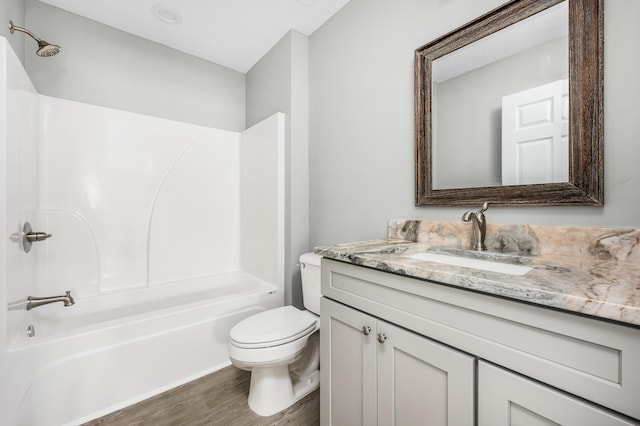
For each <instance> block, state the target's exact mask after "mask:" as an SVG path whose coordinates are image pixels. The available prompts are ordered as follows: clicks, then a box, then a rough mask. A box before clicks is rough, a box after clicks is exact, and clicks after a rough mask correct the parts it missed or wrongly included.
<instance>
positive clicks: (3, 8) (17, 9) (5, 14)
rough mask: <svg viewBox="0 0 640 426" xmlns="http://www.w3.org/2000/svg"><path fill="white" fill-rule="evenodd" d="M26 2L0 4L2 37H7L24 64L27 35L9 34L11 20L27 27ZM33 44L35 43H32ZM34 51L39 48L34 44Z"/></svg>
mask: <svg viewBox="0 0 640 426" xmlns="http://www.w3.org/2000/svg"><path fill="white" fill-rule="evenodd" d="M24 9H25V7H24V0H2V2H0V36H3V37H6V39H7V40H9V43H10V44H11V47H12V48H13V50H14V51H15V52H16V55H18V59H20V61H21V62H22V63H24V45H25V38H26V37H27V36H26V35H25V34H21V33H14V34H11V32H9V20H12V21H13V23H14V24H15V25H17V26H19V27H25V24H24ZM32 42H33V41H32ZM33 43H34V44H33V47H34V49H33V51H34V52H35V51H36V49H35V48H36V47H37V46H38V45H37V44H35V42H33Z"/></svg>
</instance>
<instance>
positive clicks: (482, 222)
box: [462, 202, 489, 251]
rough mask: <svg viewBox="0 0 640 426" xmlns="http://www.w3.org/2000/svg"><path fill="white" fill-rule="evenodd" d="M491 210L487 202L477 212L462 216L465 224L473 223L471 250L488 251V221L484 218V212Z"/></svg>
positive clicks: (466, 213) (469, 212)
mask: <svg viewBox="0 0 640 426" xmlns="http://www.w3.org/2000/svg"><path fill="white" fill-rule="evenodd" d="M488 208H489V203H487V202H485V203H484V204H483V205H482V208H480V210H478V211H477V212H471V211H468V212H465V213H464V214H463V215H462V220H463V221H464V222H471V226H472V227H473V237H472V239H471V250H476V251H483V250H486V249H487V246H485V245H484V237H485V235H486V234H487V221H486V219H485V217H484V212H486V211H487V209H488Z"/></svg>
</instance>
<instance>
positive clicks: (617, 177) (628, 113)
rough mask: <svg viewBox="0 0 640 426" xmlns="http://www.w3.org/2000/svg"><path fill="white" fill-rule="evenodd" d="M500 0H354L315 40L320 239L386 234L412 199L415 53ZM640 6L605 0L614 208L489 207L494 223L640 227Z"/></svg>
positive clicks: (411, 210) (315, 219) (419, 211)
mask: <svg viewBox="0 0 640 426" xmlns="http://www.w3.org/2000/svg"><path fill="white" fill-rule="evenodd" d="M501 3H503V1H502V0H433V1H424V0H397V1H393V2H391V1H386V0H352V1H351V2H350V3H349V4H348V5H347V6H345V7H344V8H343V9H342V10H341V11H340V12H338V13H337V14H336V15H334V17H333V18H332V19H331V20H329V21H328V22H327V23H326V24H325V25H323V26H322V27H321V28H320V29H319V30H318V31H316V32H315V33H314V34H312V36H311V37H310V40H309V43H310V59H309V69H310V77H309V79H310V82H309V85H310V107H309V109H310V127H309V139H310V141H309V144H310V147H309V152H310V155H309V156H310V165H309V171H310V194H311V197H310V242H311V245H322V244H332V243H337V242H344V241H355V240H362V239H370V238H378V237H384V236H385V235H386V223H387V220H388V219H389V218H406V219H427V220H458V219H459V218H460V217H461V215H462V213H463V211H464V209H461V208H437V207H431V208H426V207H420V208H418V207H415V206H414V152H413V149H414V148H413V147H414V129H413V125H414V120H413V107H414V103H413V82H414V76H413V66H414V63H413V52H414V50H415V49H416V48H417V47H419V46H421V45H423V44H425V43H427V42H429V41H431V40H433V39H434V38H436V37H438V36H440V35H443V34H445V33H446V32H448V31H451V30H453V29H455V28H457V27H458V26H460V25H462V24H464V23H466V22H468V21H469V20H471V19H473V18H475V17H477V16H479V15H481V14H482V13H484V12H487V11H489V10H490V9H492V8H494V7H496V6H498V5H500V4H501ZM639 21H640V2H638V1H637V0H605V44H606V46H605V70H604V71H605V206H604V207H602V208H597V207H595V208H594V207H518V208H507V207H503V208H498V207H494V208H490V210H489V211H488V212H487V218H488V220H489V221H490V222H493V223H535V224H557V225H585V226H589V225H593V226H640V192H639V191H638V188H639V187H640V168H639V167H638V159H639V158H640V144H639V143H638V136H639V135H640V120H638V119H637V117H638V116H640V105H639V104H638V102H637V99H638V98H639V95H640V80H639V79H638V78H637V77H636V74H637V69H638V68H639V67H640V50H638V49H630V48H628V47H626V46H628V45H629V43H630V41H631V40H640V26H639V25H638V22H639Z"/></svg>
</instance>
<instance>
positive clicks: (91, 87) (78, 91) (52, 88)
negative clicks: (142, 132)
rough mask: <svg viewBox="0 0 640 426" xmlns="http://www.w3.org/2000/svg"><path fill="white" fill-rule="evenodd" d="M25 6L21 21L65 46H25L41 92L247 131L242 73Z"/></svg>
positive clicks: (47, 9) (41, 7)
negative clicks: (46, 50) (39, 50)
mask: <svg viewBox="0 0 640 426" xmlns="http://www.w3.org/2000/svg"><path fill="white" fill-rule="evenodd" d="M3 1H4V0H3ZM26 4H27V7H26V21H27V24H26V26H27V27H28V28H29V29H31V30H32V31H33V32H34V33H36V34H37V35H39V36H40V37H42V38H44V39H46V40H48V41H49V42H51V43H56V44H59V45H61V46H62V47H63V49H64V50H63V52H62V53H60V54H58V55H56V56H54V57H51V58H40V57H38V56H36V55H35V54H33V53H32V52H31V51H30V49H29V47H32V46H29V45H27V55H26V56H25V62H26V69H27V72H28V73H29V76H30V77H31V80H32V81H33V84H34V85H35V86H36V88H37V89H38V91H39V92H40V93H42V94H44V95H49V96H55V97H59V98H64V99H70V100H75V101H80V102H87V103H91V104H95V105H102V106H107V107H111V108H117V109H121V110H124V111H130V112H137V113H142V114H148V115H153V116H157V117H161V118H167V119H173V120H179V121H184V122H188V123H194V124H202V125H206V126H212V127H216V128H221V129H227V130H233V131H240V130H244V128H245V125H244V124H245V121H244V120H245V116H244V114H245V104H244V103H245V75H244V74H242V73H239V72H237V71H233V70H231V69H229V68H226V67H222V66H220V65H216V64H213V63H211V62H208V61H205V60H202V59H198V58H196V57H194V56H191V55H187V54H185V53H181V52H178V51H177V50H174V49H170V48H168V47H165V46H162V45H160V44H157V43H154V42H151V41H148V40H145V39H142V38H140V37H137V36H134V35H131V34H128V33H125V32H123V31H120V30H117V29H114V28H111V27H108V26H106V25H103V24H99V23H97V22H95V21H92V20H89V19H86V18H83V17H80V16H78V15H74V14H71V13H68V12H65V11H63V10H61V9H58V8H55V7H52V6H49V5H46V4H44V3H40V2H38V1H35V0H27V2H26ZM34 46H35V44H34ZM34 52H35V48H34Z"/></svg>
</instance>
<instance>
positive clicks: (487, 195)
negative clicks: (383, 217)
mask: <svg viewBox="0 0 640 426" xmlns="http://www.w3.org/2000/svg"><path fill="white" fill-rule="evenodd" d="M562 1H568V2H569V3H568V6H569V182H564V183H545V184H535V185H517V186H516V185H513V186H492V187H481V188H459V189H433V185H432V183H433V180H432V179H433V176H432V168H431V162H432V161H433V156H432V155H433V151H432V143H433V136H432V117H431V105H432V91H431V87H432V62H433V61H434V60H435V59H437V58H439V57H441V56H444V55H446V54H448V53H450V52H453V51H454V50H456V49H459V48H461V47H463V46H466V45H468V44H470V43H473V42H474V41H476V40H479V39H481V38H483V37H485V36H487V35H489V34H492V33H494V32H496V31H499V30H501V29H503V28H505V27H507V26H509V25H512V24H514V23H516V22H518V21H520V20H522V19H525V18H527V17H529V16H531V15H534V14H535V13H537V12H540V11H542V10H544V9H547V8H549V7H551V6H553V5H556V4H558V3H561V2H562ZM603 2H604V0H513V1H511V2H509V3H507V4H505V5H503V6H501V7H499V8H497V9H494V10H492V11H490V12H488V13H486V14H485V15H482V16H480V17H479V18H477V19H475V20H473V21H471V22H469V23H467V24H465V25H463V26H462V27H460V28H458V29H456V30H454V31H452V32H450V33H448V34H446V35H444V36H442V37H440V38H438V39H436V40H434V41H432V42H430V43H428V44H426V45H424V46H422V47H420V48H418V49H416V51H415V126H416V129H415V133H416V136H415V156H416V168H415V173H416V175H415V178H416V205H417V206H471V205H473V206H479V205H482V203H483V202H485V201H489V202H490V203H491V204H492V205H548V206H549V205H590V206H602V205H603V203H604V168H603V157H604V153H603V151H604V128H603V60H604V53H603V47H604V37H603V30H604V23H603V21H604V19H603V9H604V5H603Z"/></svg>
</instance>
